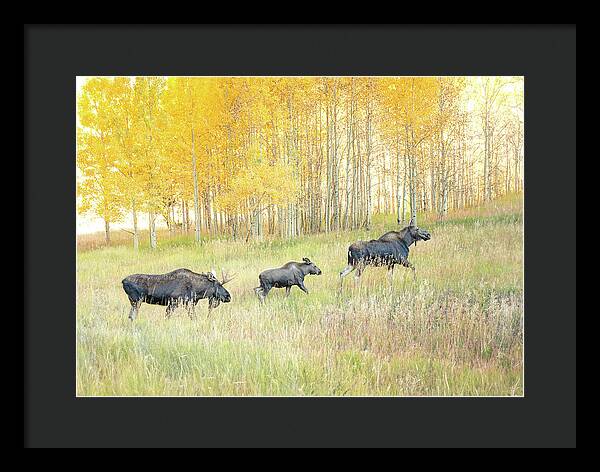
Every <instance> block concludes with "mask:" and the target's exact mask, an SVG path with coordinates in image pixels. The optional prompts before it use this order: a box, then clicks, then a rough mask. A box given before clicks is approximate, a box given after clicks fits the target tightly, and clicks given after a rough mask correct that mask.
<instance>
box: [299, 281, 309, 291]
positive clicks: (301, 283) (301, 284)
mask: <svg viewBox="0 0 600 472" xmlns="http://www.w3.org/2000/svg"><path fill="white" fill-rule="evenodd" d="M298 287H300V290H302V291H303V292H304V293H306V294H308V289H307V288H306V287H305V286H304V282H300V283H299V284H298Z"/></svg>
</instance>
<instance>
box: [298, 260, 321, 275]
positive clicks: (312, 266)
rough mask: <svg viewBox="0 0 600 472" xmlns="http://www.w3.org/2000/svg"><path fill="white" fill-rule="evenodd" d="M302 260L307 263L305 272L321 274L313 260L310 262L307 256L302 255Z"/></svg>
mask: <svg viewBox="0 0 600 472" xmlns="http://www.w3.org/2000/svg"><path fill="white" fill-rule="evenodd" d="M302 260H303V261H304V263H305V264H308V271H307V274H311V275H321V274H322V272H321V269H319V268H318V267H317V266H316V265H315V263H314V262H312V261H311V260H310V259H309V258H308V257H303V258H302Z"/></svg>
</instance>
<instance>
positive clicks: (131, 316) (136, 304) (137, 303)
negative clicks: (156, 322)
mask: <svg viewBox="0 0 600 472" xmlns="http://www.w3.org/2000/svg"><path fill="white" fill-rule="evenodd" d="M130 302H131V310H129V319H130V320H131V321H133V320H135V319H136V317H137V314H138V309H139V308H140V305H141V304H142V302H141V301H139V300H137V301H133V300H130Z"/></svg>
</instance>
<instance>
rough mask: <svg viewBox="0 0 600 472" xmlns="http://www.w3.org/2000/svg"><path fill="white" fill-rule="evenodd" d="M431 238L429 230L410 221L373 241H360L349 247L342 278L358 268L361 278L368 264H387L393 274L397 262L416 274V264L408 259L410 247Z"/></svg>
mask: <svg viewBox="0 0 600 472" xmlns="http://www.w3.org/2000/svg"><path fill="white" fill-rule="evenodd" d="M429 239H431V234H429V231H426V230H424V229H420V228H418V227H417V225H416V224H415V222H414V217H413V218H411V220H410V223H409V224H408V226H407V227H406V228H404V229H401V230H400V231H388V232H387V233H385V234H384V235H383V236H381V237H380V238H379V239H372V240H371V241H358V242H356V243H354V244H352V245H350V247H349V248H348V265H347V266H346V267H345V268H344V270H342V271H341V272H340V277H341V280H343V278H344V277H345V276H347V275H348V274H349V273H350V272H352V271H353V270H356V274H355V276H356V278H359V277H360V276H361V274H362V272H363V271H364V270H365V267H366V266H368V265H371V266H375V267H381V266H386V267H387V268H388V270H389V271H390V272H389V273H390V275H392V274H393V271H394V266H395V265H396V264H399V265H402V266H404V267H408V268H410V269H412V271H413V277H416V275H415V266H414V265H412V264H411V263H410V262H409V261H408V252H409V250H408V248H409V247H410V246H411V244H413V243H416V242H417V241H421V240H424V241H427V240H429Z"/></svg>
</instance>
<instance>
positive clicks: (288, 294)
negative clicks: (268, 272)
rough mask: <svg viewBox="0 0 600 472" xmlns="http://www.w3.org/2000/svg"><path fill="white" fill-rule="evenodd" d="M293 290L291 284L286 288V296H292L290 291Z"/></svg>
mask: <svg viewBox="0 0 600 472" xmlns="http://www.w3.org/2000/svg"><path fill="white" fill-rule="evenodd" d="M291 290H292V287H290V286H287V287H286V288H285V297H286V298H287V297H289V296H290V291H291Z"/></svg>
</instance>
